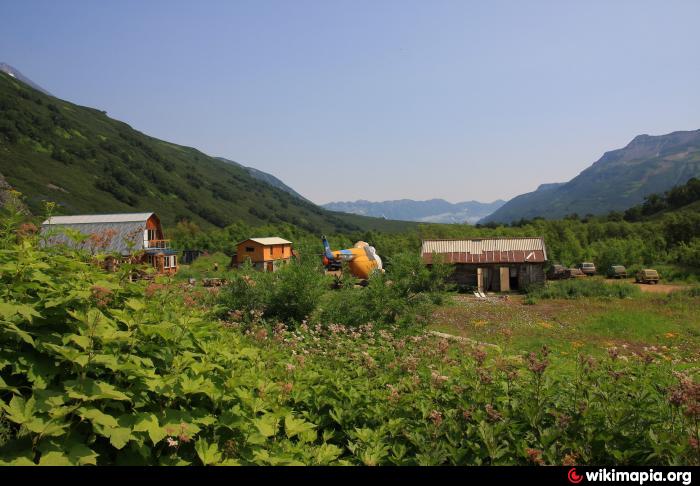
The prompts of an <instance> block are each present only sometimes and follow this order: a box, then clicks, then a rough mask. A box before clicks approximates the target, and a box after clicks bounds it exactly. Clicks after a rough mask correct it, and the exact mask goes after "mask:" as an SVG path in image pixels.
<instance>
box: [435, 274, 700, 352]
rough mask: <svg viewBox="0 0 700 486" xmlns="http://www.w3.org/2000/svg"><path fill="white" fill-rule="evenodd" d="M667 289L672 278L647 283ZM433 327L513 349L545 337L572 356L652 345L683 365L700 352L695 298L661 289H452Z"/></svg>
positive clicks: (525, 347)
mask: <svg viewBox="0 0 700 486" xmlns="http://www.w3.org/2000/svg"><path fill="white" fill-rule="evenodd" d="M640 287H641V288H642V289H643V290H644V291H651V290H652V289H653V290H654V291H662V290H666V291H668V289H667V288H666V287H675V286H671V285H642V286H640ZM430 327H431V329H433V330H436V331H440V332H444V333H448V334H452V335H456V336H463V337H467V338H470V339H474V340H476V341H479V342H484V343H490V344H496V345H498V346H500V347H503V348H506V349H508V350H509V351H511V352H519V351H535V350H537V349H539V348H540V347H541V346H543V345H546V346H547V347H549V348H550V349H551V350H552V358H554V359H556V358H560V360H562V361H567V358H573V357H575V356H577V355H578V354H579V353H580V352H583V353H590V354H593V355H599V354H604V353H605V352H606V350H607V349H609V348H613V347H614V348H618V349H619V351H620V354H621V355H623V356H624V355H626V354H632V353H635V352H637V353H638V352H644V351H647V350H651V351H654V352H658V353H659V354H661V355H662V356H664V357H665V359H668V360H671V361H675V362H676V363H677V364H679V365H681V366H687V365H688V364H690V363H696V362H697V361H698V358H700V351H699V350H700V347H699V345H700V315H699V314H698V312H697V302H696V299H692V298H688V297H685V296H681V295H677V294H670V295H665V294H664V295H661V294H659V293H656V292H651V293H645V294H643V295H641V296H640V297H635V298H627V299H594V298H585V299H576V300H564V299H553V300H542V301H538V302H537V303H535V304H532V305H529V304H527V303H525V298H524V296H521V295H508V296H492V297H489V299H487V300H483V299H477V298H476V297H473V296H470V295H465V294H452V295H451V296H450V298H449V299H448V301H447V302H446V304H445V305H443V306H441V307H439V308H438V309H436V310H435V312H434V313H433V319H432V324H431V326H430Z"/></svg>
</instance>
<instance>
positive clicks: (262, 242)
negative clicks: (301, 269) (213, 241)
mask: <svg viewBox="0 0 700 486" xmlns="http://www.w3.org/2000/svg"><path fill="white" fill-rule="evenodd" d="M293 256H295V255H294V250H292V242H291V241H287V240H285V239H283V238H278V237H276V236H275V237H268V238H249V239H247V240H245V241H241V242H240V243H238V244H237V245H236V254H235V255H234V256H233V260H232V263H233V265H234V266H236V267H240V266H241V265H243V264H244V263H245V262H246V261H247V260H250V262H251V263H252V264H253V267H255V268H256V269H258V270H262V271H265V272H274V271H276V270H277V269H278V268H279V267H280V265H283V264H285V263H287V262H289V260H291V259H292V257H293Z"/></svg>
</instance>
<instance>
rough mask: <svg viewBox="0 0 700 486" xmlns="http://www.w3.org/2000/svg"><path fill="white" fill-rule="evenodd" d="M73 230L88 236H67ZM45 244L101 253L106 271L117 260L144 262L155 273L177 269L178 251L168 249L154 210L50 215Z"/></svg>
mask: <svg viewBox="0 0 700 486" xmlns="http://www.w3.org/2000/svg"><path fill="white" fill-rule="evenodd" d="M65 230H73V231H77V232H79V233H82V234H83V235H85V236H87V238H85V240H84V241H81V242H76V241H75V240H74V239H72V238H70V236H69V235H68V233H69V232H67V231H65ZM41 231H42V233H44V234H47V236H48V240H47V243H48V244H52V245H58V244H63V245H67V246H70V247H73V248H78V249H82V250H87V251H89V252H90V253H92V254H93V255H94V254H97V253H103V254H108V255H109V256H108V257H107V258H106V259H105V266H106V268H107V269H108V270H114V269H116V267H117V266H118V264H119V262H120V261H127V260H130V261H133V260H134V258H135V259H136V261H137V262H139V263H147V264H149V265H151V266H153V267H154V268H155V269H156V271H157V272H158V273H164V274H174V273H175V272H177V252H176V251H175V250H173V249H172V248H170V241H169V240H166V239H165V238H164V237H163V228H162V226H161V224H160V218H158V216H157V215H156V214H155V213H121V214H82V215H76V216H52V217H51V218H49V219H47V220H46V221H44V223H43V224H42V229H41Z"/></svg>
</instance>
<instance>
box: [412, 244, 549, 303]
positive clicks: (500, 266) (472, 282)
mask: <svg viewBox="0 0 700 486" xmlns="http://www.w3.org/2000/svg"><path fill="white" fill-rule="evenodd" d="M434 255H440V257H441V258H442V261H443V262H445V263H448V264H450V265H453V266H454V272H453V273H452V275H451V277H450V280H451V281H452V282H453V283H456V284H457V285H459V286H461V287H465V288H473V289H477V290H479V291H482V292H486V291H492V292H508V291H511V290H523V289H525V288H526V287H527V286H529V285H536V284H543V283H544V281H545V272H544V268H545V265H546V263H547V249H546V247H545V244H544V239H542V238H483V239H473V240H424V241H423V244H422V246H421V256H422V258H423V262H424V263H426V264H427V265H431V264H432V263H433V258H434Z"/></svg>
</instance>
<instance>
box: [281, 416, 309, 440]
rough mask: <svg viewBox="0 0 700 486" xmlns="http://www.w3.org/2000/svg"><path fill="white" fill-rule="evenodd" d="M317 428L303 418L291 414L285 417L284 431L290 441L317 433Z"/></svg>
mask: <svg viewBox="0 0 700 486" xmlns="http://www.w3.org/2000/svg"><path fill="white" fill-rule="evenodd" d="M315 428H316V426H315V425H314V424H312V423H311V422H307V421H306V420H304V419H301V418H296V417H294V416H293V415H291V414H290V415H287V416H286V417H284V430H285V432H286V434H287V437H289V438H290V439H291V438H292V437H294V436H297V435H300V434H303V433H306V432H315V430H314V429H315ZM314 435H315V434H314Z"/></svg>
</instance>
